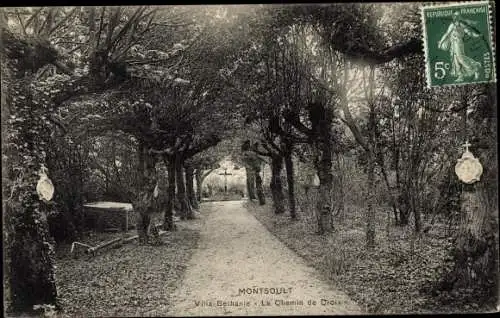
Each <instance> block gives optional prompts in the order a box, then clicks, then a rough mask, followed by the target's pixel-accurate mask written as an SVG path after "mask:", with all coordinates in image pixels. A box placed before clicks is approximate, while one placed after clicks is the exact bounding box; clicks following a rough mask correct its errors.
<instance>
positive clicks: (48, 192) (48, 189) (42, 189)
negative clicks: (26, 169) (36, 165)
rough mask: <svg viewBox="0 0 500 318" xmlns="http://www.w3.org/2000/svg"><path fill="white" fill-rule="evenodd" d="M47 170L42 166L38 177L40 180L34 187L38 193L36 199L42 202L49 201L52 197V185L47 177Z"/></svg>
mask: <svg viewBox="0 0 500 318" xmlns="http://www.w3.org/2000/svg"><path fill="white" fill-rule="evenodd" d="M47 172H48V169H47V168H46V167H45V166H44V165H42V167H41V169H40V172H39V173H38V175H39V176H40V179H39V180H38V182H37V185H36V192H37V193H38V198H39V199H40V200H42V201H50V200H52V197H53V196H54V185H53V184H52V181H51V180H50V179H49V177H48V176H47Z"/></svg>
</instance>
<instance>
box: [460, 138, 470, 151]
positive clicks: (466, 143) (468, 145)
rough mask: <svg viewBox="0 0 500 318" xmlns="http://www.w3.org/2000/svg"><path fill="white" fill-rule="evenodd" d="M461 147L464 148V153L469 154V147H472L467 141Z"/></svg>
mask: <svg viewBox="0 0 500 318" xmlns="http://www.w3.org/2000/svg"><path fill="white" fill-rule="evenodd" d="M462 146H464V147H465V151H466V152H469V147H470V146H472V145H471V144H470V143H469V141H468V140H467V141H466V142H465V144H463V145H462Z"/></svg>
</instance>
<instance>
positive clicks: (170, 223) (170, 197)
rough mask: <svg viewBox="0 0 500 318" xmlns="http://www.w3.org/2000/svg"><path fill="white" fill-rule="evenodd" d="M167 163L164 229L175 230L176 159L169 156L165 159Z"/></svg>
mask: <svg viewBox="0 0 500 318" xmlns="http://www.w3.org/2000/svg"><path fill="white" fill-rule="evenodd" d="M165 164H166V165H167V171H168V173H167V175H168V179H167V180H168V181H167V195H166V204H165V213H164V217H163V229H164V230H165V231H173V230H175V224H174V218H173V215H174V201H175V179H176V178H175V159H174V158H169V159H168V160H166V161H165Z"/></svg>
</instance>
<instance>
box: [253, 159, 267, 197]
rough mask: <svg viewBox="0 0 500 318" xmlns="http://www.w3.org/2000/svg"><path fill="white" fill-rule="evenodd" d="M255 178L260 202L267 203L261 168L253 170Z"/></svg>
mask: <svg viewBox="0 0 500 318" xmlns="http://www.w3.org/2000/svg"><path fill="white" fill-rule="evenodd" d="M253 173H254V178H255V189H256V191H257V197H258V198H259V204H260V205H264V204H266V197H265V195H264V187H263V186H262V177H261V176H260V168H259V169H257V170H254V171H253Z"/></svg>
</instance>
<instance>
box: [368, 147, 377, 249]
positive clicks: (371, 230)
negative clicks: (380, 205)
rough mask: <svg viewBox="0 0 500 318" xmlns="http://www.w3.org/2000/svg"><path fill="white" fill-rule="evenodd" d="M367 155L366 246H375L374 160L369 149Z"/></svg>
mask: <svg viewBox="0 0 500 318" xmlns="http://www.w3.org/2000/svg"><path fill="white" fill-rule="evenodd" d="M367 156H368V184H367V189H366V191H367V194H366V201H367V207H366V210H367V211H366V246H367V247H368V248H373V247H375V209H374V207H373V203H374V202H373V201H374V191H373V187H374V185H375V184H374V183H375V182H374V181H375V160H374V158H373V154H372V152H371V151H367Z"/></svg>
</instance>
